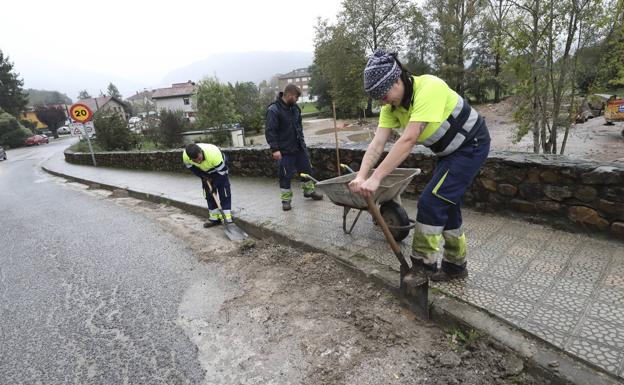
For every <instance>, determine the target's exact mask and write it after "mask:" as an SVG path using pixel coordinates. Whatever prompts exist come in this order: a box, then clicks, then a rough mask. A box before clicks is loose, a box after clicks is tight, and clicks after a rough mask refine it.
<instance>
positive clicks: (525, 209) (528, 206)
mask: <svg viewBox="0 0 624 385" xmlns="http://www.w3.org/2000/svg"><path fill="white" fill-rule="evenodd" d="M510 203H511V207H512V208H513V209H514V210H517V211H520V212H522V213H528V214H533V213H536V212H537V211H538V210H537V207H536V206H535V204H534V203H533V202H529V201H525V200H522V199H512V200H511V202H510Z"/></svg>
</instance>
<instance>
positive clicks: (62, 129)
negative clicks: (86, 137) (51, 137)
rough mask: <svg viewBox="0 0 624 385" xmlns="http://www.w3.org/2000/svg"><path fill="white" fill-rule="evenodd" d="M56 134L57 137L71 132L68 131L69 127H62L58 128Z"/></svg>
mask: <svg viewBox="0 0 624 385" xmlns="http://www.w3.org/2000/svg"><path fill="white" fill-rule="evenodd" d="M56 133H57V134H59V135H62V134H69V133H71V130H70V129H69V127H67V126H63V127H59V128H58V129H57V130H56Z"/></svg>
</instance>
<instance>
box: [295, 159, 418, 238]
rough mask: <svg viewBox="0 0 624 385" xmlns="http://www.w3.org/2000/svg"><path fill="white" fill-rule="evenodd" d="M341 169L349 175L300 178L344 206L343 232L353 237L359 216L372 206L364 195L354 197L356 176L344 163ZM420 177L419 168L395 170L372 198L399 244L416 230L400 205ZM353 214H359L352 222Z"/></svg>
mask: <svg viewBox="0 0 624 385" xmlns="http://www.w3.org/2000/svg"><path fill="white" fill-rule="evenodd" d="M340 167H342V168H343V169H345V170H346V171H348V172H349V174H345V175H342V176H338V177H335V178H331V179H326V180H324V181H317V180H316V179H314V178H312V177H311V176H309V175H307V174H302V175H301V176H302V177H303V178H307V179H310V180H312V181H314V182H315V184H316V187H318V188H319V189H321V191H323V192H324V193H325V195H327V197H328V198H329V200H331V201H332V202H333V203H334V204H336V205H338V206H342V208H343V212H342V230H343V231H344V233H345V234H351V232H352V231H353V228H354V227H355V225H356V223H357V222H358V219H359V218H360V215H361V214H362V212H363V211H366V210H369V207H368V204H367V202H366V200H365V199H364V198H363V197H362V196H360V195H358V194H353V193H352V192H351V190H349V182H351V181H352V180H353V179H355V177H356V173H355V172H354V171H353V170H352V169H351V168H349V167H348V166H347V165H344V164H341V165H340ZM418 174H420V169H418V168H397V169H395V170H394V171H393V172H392V173H391V174H389V175H388V176H386V177H385V178H384V179H383V180H382V181H381V183H380V185H379V188H378V189H377V191H376V192H375V196H374V197H373V200H374V201H375V202H376V204H377V205H379V211H380V212H381V216H382V217H383V219H384V221H385V222H386V224H387V225H388V228H390V232H391V233H392V237H393V238H394V240H395V241H397V242H401V241H402V240H403V239H405V237H407V235H408V234H409V231H410V229H412V228H413V227H414V223H415V222H414V220H413V219H410V218H409V216H408V215H407V211H405V208H403V206H402V204H401V194H402V193H403V192H404V191H405V189H406V188H407V186H408V185H409V183H410V182H411V181H412V179H413V178H414V177H415V176H416V175H418ZM351 211H357V214H355V217H353V219H352V220H350V219H349V214H350V213H351ZM369 211H370V210H369ZM371 214H372V213H371ZM373 220H374V222H375V224H378V223H379V221H378V220H377V219H376V218H373ZM349 222H350V223H349Z"/></svg>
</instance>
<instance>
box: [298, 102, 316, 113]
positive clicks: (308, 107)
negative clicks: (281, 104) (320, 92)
mask: <svg viewBox="0 0 624 385" xmlns="http://www.w3.org/2000/svg"><path fill="white" fill-rule="evenodd" d="M299 108H301V113H302V114H307V113H310V112H318V109H317V108H316V103H314V102H307V103H300V104H299Z"/></svg>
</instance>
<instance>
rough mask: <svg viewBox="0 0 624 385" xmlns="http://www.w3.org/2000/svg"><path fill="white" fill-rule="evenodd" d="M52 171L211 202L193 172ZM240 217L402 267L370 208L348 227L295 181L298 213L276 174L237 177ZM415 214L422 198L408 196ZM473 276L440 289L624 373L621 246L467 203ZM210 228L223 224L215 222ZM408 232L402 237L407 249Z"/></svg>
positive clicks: (54, 162) (60, 163) (59, 159)
mask: <svg viewBox="0 0 624 385" xmlns="http://www.w3.org/2000/svg"><path fill="white" fill-rule="evenodd" d="M43 166H44V167H45V168H46V169H48V170H50V171H53V172H56V173H60V174H64V175H68V176H72V177H75V178H80V179H83V180H89V181H93V182H96V183H100V184H107V185H113V186H118V187H119V188H124V189H126V188H127V189H131V190H134V191H137V192H143V193H148V194H152V195H156V196H162V197H164V198H168V199H172V200H175V201H180V202H184V203H187V204H191V205H196V206H198V207H205V200H204V199H203V197H202V192H201V189H200V183H199V180H198V179H197V177H195V176H193V175H191V174H190V173H189V175H185V174H174V173H160V172H145V171H132V170H119V169H109V168H94V167H90V166H77V165H72V164H69V163H66V162H65V161H64V158H63V154H62V153H61V154H58V155H56V156H54V157H53V158H51V159H49V160H48V161H46V162H45V163H44V164H43ZM231 180H232V197H233V211H234V215H235V216H237V217H239V218H240V219H242V220H244V221H246V222H250V223H253V224H255V225H256V226H260V227H263V228H267V229H270V230H272V231H275V232H277V233H279V234H281V235H283V236H285V237H288V238H289V239H292V240H294V241H298V242H302V243H305V244H308V245H311V246H313V247H315V248H317V249H323V250H327V251H329V252H331V253H333V254H338V255H341V256H344V257H351V256H353V255H355V254H362V255H365V256H367V257H369V258H372V259H374V260H376V261H378V262H380V263H383V264H387V265H389V266H392V267H393V268H394V269H398V263H397V262H396V257H395V256H394V254H393V253H392V251H391V250H390V248H389V246H388V244H387V243H386V241H385V239H384V238H383V234H382V232H381V231H380V230H379V229H377V228H376V227H375V226H374V225H373V224H372V221H371V219H370V216H369V215H368V214H366V213H364V214H363V215H362V216H361V217H360V220H359V222H358V223H357V225H356V226H355V228H354V230H353V233H352V235H346V234H343V231H342V211H343V210H342V208H341V207H338V206H335V205H333V204H332V203H331V202H330V201H329V200H327V198H326V199H325V200H323V201H309V200H306V199H304V198H303V196H302V194H301V193H300V191H297V190H296V188H297V187H298V186H297V184H296V183H295V184H294V185H293V191H295V198H294V200H293V210H292V211H290V212H283V211H282V210H281V203H280V200H279V188H278V186H277V179H276V180H270V179H266V178H239V177H232V178H231ZM403 203H404V206H406V208H407V210H408V213H409V214H410V217H414V216H415V210H416V209H415V207H416V202H415V201H412V200H406V199H404V200H403ZM464 226H465V230H466V236H467V238H468V244H469V251H468V253H469V262H468V266H469V269H470V276H469V277H468V278H467V279H465V280H463V281H460V282H456V283H453V284H442V285H437V287H438V288H439V289H440V290H442V291H444V292H446V293H448V294H450V295H452V296H455V297H457V298H459V299H461V300H463V301H465V302H468V303H470V304H472V305H474V306H477V307H480V308H482V309H484V310H486V311H487V312H490V313H492V314H495V315H497V316H498V317H500V318H502V319H504V320H505V321H507V322H509V323H511V324H513V325H516V326H518V327H520V328H521V329H524V330H526V331H528V332H530V333H532V334H534V335H536V336H538V337H540V338H542V339H543V340H545V341H548V342H550V343H552V344H553V345H555V346H557V347H559V348H561V349H563V350H564V351H566V352H568V353H570V354H572V355H574V356H577V357H580V358H582V359H584V360H586V361H588V362H590V363H592V364H594V365H597V366H599V367H601V368H604V369H605V370H607V371H609V372H611V373H613V374H615V375H617V376H620V377H624V244H623V243H622V242H620V241H615V240H613V241H612V240H605V239H596V238H594V237H592V236H589V235H583V234H571V233H568V232H564V231H557V230H553V229H551V228H548V227H545V226H541V225H536V224H530V223H527V222H524V221H520V220H515V219H510V218H506V217H501V216H494V215H489V214H487V215H486V214H481V213H478V212H475V211H472V210H469V209H465V210H464ZM207 231H220V229H218V228H217V229H210V230H207ZM410 240H411V234H410V236H408V237H407V238H406V239H405V240H404V241H403V242H402V247H403V249H404V254H405V255H409V250H410V244H409V242H410Z"/></svg>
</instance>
